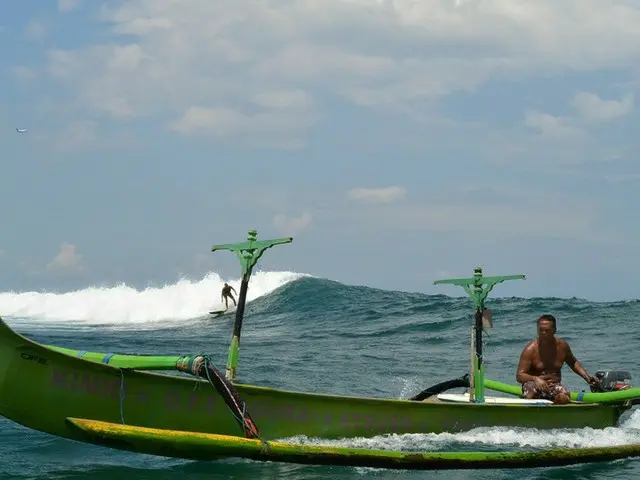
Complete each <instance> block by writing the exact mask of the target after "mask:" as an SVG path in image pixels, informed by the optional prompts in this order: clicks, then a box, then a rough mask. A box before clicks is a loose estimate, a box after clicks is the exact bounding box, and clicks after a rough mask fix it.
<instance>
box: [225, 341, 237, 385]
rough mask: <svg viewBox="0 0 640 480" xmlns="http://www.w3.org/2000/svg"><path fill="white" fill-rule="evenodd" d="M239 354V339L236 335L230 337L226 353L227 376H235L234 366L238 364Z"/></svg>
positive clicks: (230, 377)
mask: <svg viewBox="0 0 640 480" xmlns="http://www.w3.org/2000/svg"><path fill="white" fill-rule="evenodd" d="M239 355H240V339H239V338H238V337H237V336H235V335H234V336H233V337H232V338H231V346H230V347H229V354H228V355H227V375H226V376H227V378H229V379H234V378H236V368H237V365H238V356H239Z"/></svg>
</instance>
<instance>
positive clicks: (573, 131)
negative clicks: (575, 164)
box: [524, 111, 584, 140]
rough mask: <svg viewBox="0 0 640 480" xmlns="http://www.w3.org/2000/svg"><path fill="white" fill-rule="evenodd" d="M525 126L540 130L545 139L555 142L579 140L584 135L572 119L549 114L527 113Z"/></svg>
mask: <svg viewBox="0 0 640 480" xmlns="http://www.w3.org/2000/svg"><path fill="white" fill-rule="evenodd" d="M524 124H525V125H526V126H527V127H531V128H533V129H536V130H538V132H539V133H540V135H542V136H543V137H545V138H549V139H554V140H565V139H578V138H582V137H583V135H584V133H583V131H582V130H580V128H578V127H576V126H574V125H573V120H572V119H571V118H566V117H564V118H563V117H556V116H554V115H550V114H548V113H542V112H534V111H529V112H526V114H525V119H524Z"/></svg>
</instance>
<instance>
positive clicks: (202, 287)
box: [0, 271, 305, 325]
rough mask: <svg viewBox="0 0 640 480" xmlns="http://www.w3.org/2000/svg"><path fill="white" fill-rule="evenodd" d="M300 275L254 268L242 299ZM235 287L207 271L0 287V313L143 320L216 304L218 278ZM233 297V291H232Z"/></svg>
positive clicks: (198, 311) (90, 321) (47, 318)
mask: <svg viewBox="0 0 640 480" xmlns="http://www.w3.org/2000/svg"><path fill="white" fill-rule="evenodd" d="M303 276H305V275H304V274H299V273H294V272H260V271H258V272H255V273H253V275H252V276H251V280H250V283H249V291H248V293H247V302H251V301H253V300H255V299H257V298H259V297H262V296H264V295H267V294H269V293H271V292H272V291H274V290H276V289H277V288H279V287H281V286H282V285H284V284H286V283H288V282H291V281H293V280H296V279H298V278H301V277H303ZM225 281H227V282H228V283H229V285H231V286H232V287H234V288H235V290H236V292H240V280H225V279H223V278H221V277H220V276H219V275H218V274H216V273H209V274H208V275H206V276H205V277H204V278H202V279H201V280H198V281H192V280H180V281H178V282H176V283H174V284H171V285H165V286H162V287H149V288H146V289H144V290H137V289H135V288H132V287H130V286H128V285H126V284H121V285H118V286H114V287H106V288H102V287H88V288H83V289H81V290H76V291H70V292H64V293H48V292H19V293H16V292H3V293H0V316H2V317H6V318H11V317H14V318H17V319H24V320H30V321H34V322H49V323H61V322H74V323H84V324H87V325H105V324H144V323H157V322H163V321H167V320H184V319H191V318H196V317H200V316H202V315H206V314H207V313H208V311H209V310H211V309H214V308H220V307H221V306H222V305H223V304H222V303H221V302H220V291H221V289H222V285H223V283H224V282H225ZM235 297H236V299H237V298H238V295H235Z"/></svg>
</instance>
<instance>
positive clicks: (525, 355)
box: [516, 344, 536, 383]
mask: <svg viewBox="0 0 640 480" xmlns="http://www.w3.org/2000/svg"><path fill="white" fill-rule="evenodd" d="M531 353H532V352H531V345H530V344H529V345H527V346H526V347H524V350H522V353H521V354H520V361H519V362H518V370H517V372H516V380H517V381H518V382H519V383H525V382H530V381H535V378H536V377H534V376H533V375H529V373H527V372H528V371H529V369H530V368H531Z"/></svg>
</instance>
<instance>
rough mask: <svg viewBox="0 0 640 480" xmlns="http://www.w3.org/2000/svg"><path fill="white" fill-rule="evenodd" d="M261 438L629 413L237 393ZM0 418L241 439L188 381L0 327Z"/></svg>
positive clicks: (587, 407) (576, 420)
mask: <svg viewBox="0 0 640 480" xmlns="http://www.w3.org/2000/svg"><path fill="white" fill-rule="evenodd" d="M236 388H237V391H238V393H239V395H240V398H241V399H242V400H244V401H245V402H246V405H247V410H248V411H249V413H250V414H251V416H252V418H253V420H254V422H255V423H256V425H257V427H258V429H259V432H260V435H261V436H262V437H263V438H265V439H277V438H287V437H292V436H296V435H306V436H309V437H322V438H341V437H354V436H364V437H371V436H375V435H381V434H387V433H396V434H402V433H441V432H461V431H467V430H470V429H473V428H476V427H493V426H507V427H530V428H539V429H550V428H583V427H591V428H596V429H599V428H605V427H609V426H614V425H616V424H617V423H618V421H619V419H620V415H621V414H622V413H623V412H624V411H625V410H627V409H629V408H630V407H629V406H623V405H596V404H569V405H521V404H517V405H505V404H472V403H453V402H443V401H438V400H437V398H430V399H428V400H427V401H424V402H415V401H408V400H395V399H381V398H362V397H349V396H338V395H324V394H312V393H302V392H293V391H285V390H278V389H272V388H266V387H258V386H253V385H236ZM0 415H3V416H4V417H7V418H9V419H10V420H13V421H15V422H17V423H20V424H22V425H24V426H26V427H29V428H32V429H35V430H39V431H42V432H47V433H50V434H54V435H58V436H61V437H65V438H72V439H76V440H83V438H82V436H80V435H79V433H78V430H77V429H72V428H70V427H69V424H68V423H67V422H66V421H65V420H66V419H67V418H68V417H72V418H89V419H93V420H100V421H105V422H112V423H124V424H133V425H137V426H140V427H149V428H157V429H168V430H180V431H187V432H203V433H216V434H222V435H234V436H242V435H243V432H242V429H241V428H240V426H239V424H238V422H237V421H236V419H235V418H234V417H233V415H232V413H231V411H230V410H229V409H228V407H227V406H226V404H225V403H224V400H223V399H222V397H221V396H220V395H219V394H218V392H217V391H216V390H215V389H214V388H213V387H212V386H211V385H210V384H209V383H208V382H206V381H204V380H201V379H197V378H195V377H183V376H178V375H172V374H164V373H155V372H145V371H137V370H129V369H121V368H117V367H114V366H112V365H108V364H102V363H98V362H95V361H89V360H85V359H83V358H79V357H74V356H70V355H67V354H64V353H62V352H59V351H55V350H54V349H51V348H48V347H46V346H43V345H41V344H38V343H36V342H33V341H31V340H29V339H27V338H25V337H23V336H21V335H19V334H17V333H16V332H14V331H13V330H11V329H10V328H9V327H8V326H7V325H6V324H5V323H4V322H3V321H2V320H1V319H0Z"/></svg>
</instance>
